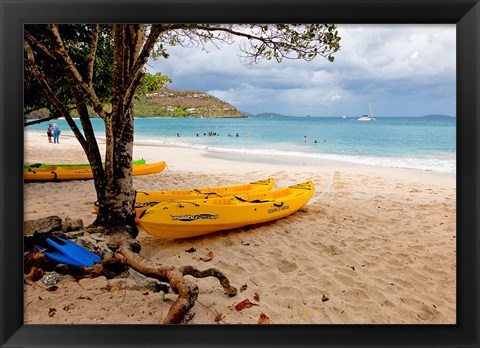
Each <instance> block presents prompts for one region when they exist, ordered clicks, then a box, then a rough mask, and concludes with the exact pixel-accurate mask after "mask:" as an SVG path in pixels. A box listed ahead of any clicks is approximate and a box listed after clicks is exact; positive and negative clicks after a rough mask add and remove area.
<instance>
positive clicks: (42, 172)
mask: <svg viewBox="0 0 480 348" xmlns="http://www.w3.org/2000/svg"><path fill="white" fill-rule="evenodd" d="M165 165H166V163H165V162H158V163H151V164H134V165H132V175H145V174H154V173H160V172H161V171H162V170H164V169H165ZM86 179H93V173H92V169H91V168H90V167H57V166H52V167H45V168H26V169H24V171H23V180H24V181H25V182H32V181H61V180H86Z"/></svg>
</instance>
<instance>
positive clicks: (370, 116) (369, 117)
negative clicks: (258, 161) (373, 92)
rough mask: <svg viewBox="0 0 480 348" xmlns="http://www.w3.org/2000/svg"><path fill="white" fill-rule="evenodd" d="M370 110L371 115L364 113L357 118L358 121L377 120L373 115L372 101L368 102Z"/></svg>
mask: <svg viewBox="0 0 480 348" xmlns="http://www.w3.org/2000/svg"><path fill="white" fill-rule="evenodd" d="M368 111H369V112H370V114H369V115H363V116H362V117H359V118H357V120H358V121H375V118H374V117H373V115H372V108H371V107H370V103H368Z"/></svg>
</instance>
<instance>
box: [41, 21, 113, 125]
mask: <svg viewBox="0 0 480 348" xmlns="http://www.w3.org/2000/svg"><path fill="white" fill-rule="evenodd" d="M47 28H48V29H49V31H50V33H51V35H52V36H53V39H54V42H55V44H56V46H57V48H56V50H55V54H56V56H57V58H59V59H60V61H61V63H62V65H63V66H64V67H65V69H66V70H68V71H69V72H70V74H69V75H70V78H69V79H70V81H71V83H72V84H79V85H80V86H82V88H83V89H84V91H85V92H86V93H87V94H88V96H89V97H90V99H91V101H92V103H93V107H94V109H95V112H96V113H97V114H98V115H99V116H100V117H101V118H103V119H105V117H106V113H105V110H104V109H103V105H102V103H101V102H100V99H99V98H98V97H97V95H96V93H95V90H94V89H93V87H92V86H91V85H88V84H86V83H85V81H84V80H83V79H82V76H81V75H80V73H79V71H78V70H77V68H76V67H75V64H74V63H73V61H72V59H71V58H70V56H69V55H68V53H67V50H66V48H65V45H64V44H63V40H62V37H61V36H60V33H59V31H58V26H57V25H56V24H51V25H48V26H47Z"/></svg>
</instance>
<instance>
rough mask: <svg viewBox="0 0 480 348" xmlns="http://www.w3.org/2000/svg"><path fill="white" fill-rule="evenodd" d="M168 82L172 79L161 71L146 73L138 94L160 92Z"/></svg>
mask: <svg viewBox="0 0 480 348" xmlns="http://www.w3.org/2000/svg"><path fill="white" fill-rule="evenodd" d="M167 83H172V79H170V78H169V77H168V76H166V75H162V74H161V73H159V72H157V73H156V74H155V75H152V74H149V73H145V75H144V76H143V80H142V83H141V84H140V87H139V88H138V89H137V95H147V94H149V93H154V92H158V91H159V90H160V89H161V88H163V87H165V85H166V84H167Z"/></svg>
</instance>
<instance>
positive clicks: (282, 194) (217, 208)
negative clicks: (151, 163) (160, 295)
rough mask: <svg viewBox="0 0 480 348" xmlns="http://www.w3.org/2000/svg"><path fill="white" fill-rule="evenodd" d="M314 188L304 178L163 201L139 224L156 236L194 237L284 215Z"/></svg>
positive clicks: (297, 206)
mask: <svg viewBox="0 0 480 348" xmlns="http://www.w3.org/2000/svg"><path fill="white" fill-rule="evenodd" d="M313 192H314V186H313V183H311V182H306V183H301V184H298V185H294V186H290V187H288V188H282V189H278V190H273V191H268V192H263V193H255V194H243V195H236V196H233V197H225V198H213V199H208V200H177V201H166V202H162V203H159V204H157V205H155V206H153V207H152V208H150V209H147V210H146V211H145V212H144V213H143V214H142V215H141V216H140V218H139V224H140V226H141V227H142V228H143V229H144V230H145V231H146V232H147V233H149V234H151V235H153V236H155V237H159V238H165V239H180V238H190V237H196V236H201V235H205V234H209V233H212V232H217V231H222V230H229V229H234V228H238V227H243V226H247V225H253V224H259V223H264V222H268V221H273V220H277V219H280V218H283V217H286V216H288V215H290V214H293V213H294V212H296V211H298V210H299V209H301V208H302V207H303V206H304V205H305V204H307V202H308V201H309V200H310V198H311V197H312V195H313Z"/></svg>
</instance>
